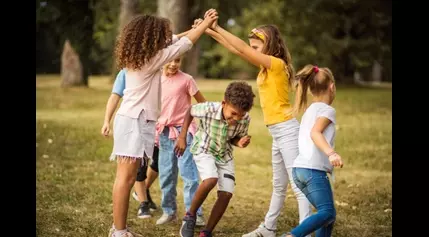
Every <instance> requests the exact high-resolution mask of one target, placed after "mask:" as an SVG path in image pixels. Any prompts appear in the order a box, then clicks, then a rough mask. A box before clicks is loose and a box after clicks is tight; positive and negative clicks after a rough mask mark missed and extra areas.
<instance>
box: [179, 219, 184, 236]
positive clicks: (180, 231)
mask: <svg viewBox="0 0 429 237" xmlns="http://www.w3.org/2000/svg"><path fill="white" fill-rule="evenodd" d="M184 225H185V222H184V221H182V225H181V226H180V230H179V233H180V237H184V236H183V235H182V228H183V226H184Z"/></svg>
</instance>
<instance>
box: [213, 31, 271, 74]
mask: <svg viewBox="0 0 429 237" xmlns="http://www.w3.org/2000/svg"><path fill="white" fill-rule="evenodd" d="M213 30H214V31H216V32H217V33H218V34H219V35H220V36H222V37H223V38H224V39H225V41H226V42H228V44H230V45H231V46H232V47H233V48H235V49H236V50H237V51H238V52H239V55H240V56H241V57H242V58H243V59H245V60H246V61H248V62H249V63H251V64H253V65H255V66H257V67H260V66H263V67H264V68H268V69H269V68H271V58H270V56H268V55H266V54H263V53H260V52H258V51H256V50H255V49H253V48H252V47H250V46H249V45H248V44H247V43H246V42H244V41H243V40H241V39H240V38H238V37H237V36H235V35H233V34H231V33H229V32H228V31H227V30H225V29H223V28H222V27H220V26H219V25H216V26H215V27H214V28H213Z"/></svg>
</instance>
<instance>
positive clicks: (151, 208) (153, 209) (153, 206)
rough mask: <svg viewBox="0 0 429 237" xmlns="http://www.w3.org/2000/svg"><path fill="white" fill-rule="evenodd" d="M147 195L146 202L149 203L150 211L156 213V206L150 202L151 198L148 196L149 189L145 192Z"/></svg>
mask: <svg viewBox="0 0 429 237" xmlns="http://www.w3.org/2000/svg"><path fill="white" fill-rule="evenodd" d="M146 194H147V200H148V201H149V208H150V211H156V210H157V209H158V207H157V206H156V204H155V203H154V202H153V201H152V197H151V196H150V191H149V189H148V190H147V191H146Z"/></svg>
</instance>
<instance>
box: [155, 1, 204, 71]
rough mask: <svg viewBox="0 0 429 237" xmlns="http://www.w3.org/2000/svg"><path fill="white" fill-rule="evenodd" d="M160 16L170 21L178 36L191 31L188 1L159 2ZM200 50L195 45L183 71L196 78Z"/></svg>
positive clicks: (187, 55) (184, 62)
mask: <svg viewBox="0 0 429 237" xmlns="http://www.w3.org/2000/svg"><path fill="white" fill-rule="evenodd" d="M158 15H159V16H161V17H165V18H168V19H170V21H171V23H172V27H173V33H175V34H178V33H181V32H183V31H186V30H189V29H190V27H191V25H192V24H189V7H188V0H158ZM199 53H200V49H199V46H198V45H194V46H193V47H192V49H191V50H190V51H189V52H188V53H186V54H185V55H184V56H185V57H184V58H183V63H182V68H181V69H182V70H183V71H185V72H186V73H189V74H190V75H192V76H194V77H196V76H197V75H198V59H199Z"/></svg>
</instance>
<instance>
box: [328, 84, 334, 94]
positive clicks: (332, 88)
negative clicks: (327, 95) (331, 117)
mask: <svg viewBox="0 0 429 237" xmlns="http://www.w3.org/2000/svg"><path fill="white" fill-rule="evenodd" d="M329 89H330V90H331V92H335V83H333V82H332V83H331V85H330V86H329Z"/></svg>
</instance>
